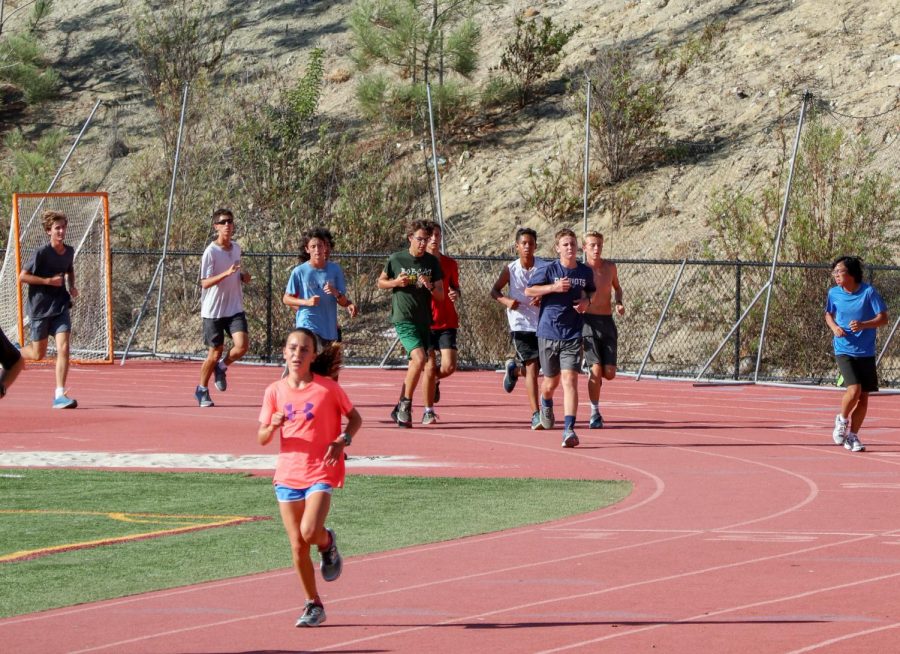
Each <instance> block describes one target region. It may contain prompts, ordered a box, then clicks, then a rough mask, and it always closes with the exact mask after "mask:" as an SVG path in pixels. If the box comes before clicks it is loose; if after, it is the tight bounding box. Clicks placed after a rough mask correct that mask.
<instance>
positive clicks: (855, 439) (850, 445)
mask: <svg viewBox="0 0 900 654" xmlns="http://www.w3.org/2000/svg"><path fill="white" fill-rule="evenodd" d="M844 447H846V448H847V449H848V450H850V451H851V452H865V451H866V446H865V445H863V444H862V443H860V442H859V436H857V435H856V434H854V433H852V432H851V433H849V434H847V440H845V441H844Z"/></svg>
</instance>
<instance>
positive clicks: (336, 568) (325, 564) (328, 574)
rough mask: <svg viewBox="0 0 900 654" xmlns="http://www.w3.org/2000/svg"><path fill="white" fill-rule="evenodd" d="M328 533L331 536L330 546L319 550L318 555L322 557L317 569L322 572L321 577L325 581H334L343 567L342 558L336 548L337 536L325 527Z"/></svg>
mask: <svg viewBox="0 0 900 654" xmlns="http://www.w3.org/2000/svg"><path fill="white" fill-rule="evenodd" d="M325 531H327V532H328V535H329V536H331V546H330V547H329V548H328V549H327V550H319V556H321V557H322V561H321V563H319V570H321V572H322V579H324V580H325V581H334V580H335V579H337V578H338V577H340V576H341V570H343V568H344V559H342V558H341V553H340V552H338V548H337V537H335V535H334V531H332V530H331V529H326V530H325Z"/></svg>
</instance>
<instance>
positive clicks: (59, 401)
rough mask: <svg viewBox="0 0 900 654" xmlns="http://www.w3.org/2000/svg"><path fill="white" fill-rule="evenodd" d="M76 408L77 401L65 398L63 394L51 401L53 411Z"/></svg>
mask: <svg viewBox="0 0 900 654" xmlns="http://www.w3.org/2000/svg"><path fill="white" fill-rule="evenodd" d="M77 406H78V401H77V400H73V399H72V398H71V397H66V395H65V393H63V394H62V395H60V396H59V397H58V398H56V399H55V400H53V408H54V409H74V408H75V407H77Z"/></svg>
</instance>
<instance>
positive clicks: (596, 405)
mask: <svg viewBox="0 0 900 654" xmlns="http://www.w3.org/2000/svg"><path fill="white" fill-rule="evenodd" d="M598 413H600V402H591V415H592V416H595V415H597V414H598Z"/></svg>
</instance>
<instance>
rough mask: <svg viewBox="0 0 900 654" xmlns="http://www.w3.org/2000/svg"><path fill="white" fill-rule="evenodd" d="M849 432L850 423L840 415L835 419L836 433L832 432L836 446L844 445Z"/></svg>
mask: <svg viewBox="0 0 900 654" xmlns="http://www.w3.org/2000/svg"><path fill="white" fill-rule="evenodd" d="M848 431H850V421H849V420H844V419H843V418H841V416H840V414H838V415H836V416H835V417H834V431H832V432H831V437H832V438H833V439H834V444H835V445H843V444H844V439H845V438H847V432H848ZM848 449H849V448H848Z"/></svg>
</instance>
